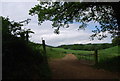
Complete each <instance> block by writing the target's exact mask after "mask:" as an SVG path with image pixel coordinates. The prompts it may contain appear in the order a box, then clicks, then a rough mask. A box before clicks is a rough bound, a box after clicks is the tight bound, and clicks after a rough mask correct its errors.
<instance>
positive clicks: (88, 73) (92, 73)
mask: <svg viewBox="0 0 120 81" xmlns="http://www.w3.org/2000/svg"><path fill="white" fill-rule="evenodd" d="M49 65H50V68H51V70H52V73H53V79H118V78H119V77H118V74H116V73H111V72H109V71H106V70H103V69H96V68H93V67H91V66H90V65H87V64H82V63H81V62H80V61H79V60H78V59H77V58H76V56H74V55H73V54H67V55H66V56H65V57H63V58H62V59H52V60H50V61H49ZM119 79H120V78H119Z"/></svg>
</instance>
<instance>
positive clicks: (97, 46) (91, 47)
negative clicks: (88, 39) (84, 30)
mask: <svg viewBox="0 0 120 81" xmlns="http://www.w3.org/2000/svg"><path fill="white" fill-rule="evenodd" d="M58 47H59V48H64V49H71V50H88V51H92V50H96V49H98V50H99V49H106V48H110V47H113V44H112V43H101V44H91V43H90V44H72V45H61V46H58Z"/></svg>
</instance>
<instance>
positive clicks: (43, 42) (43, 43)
mask: <svg viewBox="0 0 120 81" xmlns="http://www.w3.org/2000/svg"><path fill="white" fill-rule="evenodd" d="M42 45H43V50H44V53H45V54H46V48H45V40H43V39H42Z"/></svg>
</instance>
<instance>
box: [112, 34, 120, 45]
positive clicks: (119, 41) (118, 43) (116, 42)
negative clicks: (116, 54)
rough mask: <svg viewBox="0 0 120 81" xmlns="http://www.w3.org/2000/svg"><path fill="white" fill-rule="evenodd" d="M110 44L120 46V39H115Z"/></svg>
mask: <svg viewBox="0 0 120 81" xmlns="http://www.w3.org/2000/svg"><path fill="white" fill-rule="evenodd" d="M112 43H113V45H120V37H118V36H117V37H115V38H114V39H113V40H112Z"/></svg>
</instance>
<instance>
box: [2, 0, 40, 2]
mask: <svg viewBox="0 0 120 81" xmlns="http://www.w3.org/2000/svg"><path fill="white" fill-rule="evenodd" d="M1 2H38V0H22V1H21V0H1Z"/></svg>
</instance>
